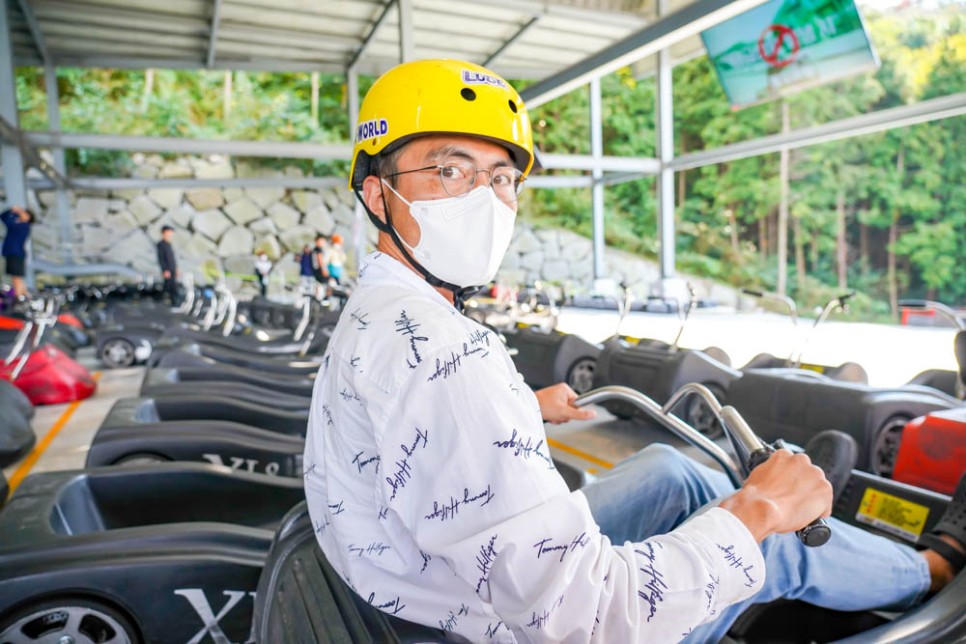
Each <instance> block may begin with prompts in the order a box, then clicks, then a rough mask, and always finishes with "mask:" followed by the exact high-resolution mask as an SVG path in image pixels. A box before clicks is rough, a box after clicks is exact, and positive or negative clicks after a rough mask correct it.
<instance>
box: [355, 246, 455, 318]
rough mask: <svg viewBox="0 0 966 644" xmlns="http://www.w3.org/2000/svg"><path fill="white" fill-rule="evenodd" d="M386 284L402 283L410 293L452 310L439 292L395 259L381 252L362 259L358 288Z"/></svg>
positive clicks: (450, 305)
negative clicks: (415, 293) (427, 298)
mask: <svg viewBox="0 0 966 644" xmlns="http://www.w3.org/2000/svg"><path fill="white" fill-rule="evenodd" d="M386 283H390V284H392V285H394V286H399V285H400V283H402V285H404V286H405V287H406V288H407V289H409V290H411V291H415V292H417V293H421V294H423V295H425V296H426V297H429V298H431V299H433V300H435V301H436V302H437V303H438V304H442V305H443V306H445V307H447V308H453V305H452V304H451V303H450V302H449V301H448V300H447V299H446V298H445V297H443V296H442V295H440V294H439V291H437V290H436V289H435V288H433V287H432V286H430V285H429V284H428V283H427V282H426V280H424V279H423V278H422V277H420V276H419V275H417V274H416V273H415V271H413V270H412V269H411V268H409V267H408V266H406V265H405V264H403V263H402V262H400V261H399V260H398V259H396V258H395V257H390V256H389V255H387V254H385V253H383V252H381V251H376V252H374V253H370V254H368V255H366V256H365V257H364V258H363V259H362V267H361V268H360V269H359V286H360V287H362V286H369V285H373V286H374V285H377V284H386Z"/></svg>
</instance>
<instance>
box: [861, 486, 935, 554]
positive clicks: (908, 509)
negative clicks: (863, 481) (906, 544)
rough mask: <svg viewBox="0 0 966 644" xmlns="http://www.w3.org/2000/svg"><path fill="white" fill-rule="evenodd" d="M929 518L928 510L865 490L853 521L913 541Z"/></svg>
mask: <svg viewBox="0 0 966 644" xmlns="http://www.w3.org/2000/svg"><path fill="white" fill-rule="evenodd" d="M928 516H929V508H927V507H926V506H924V505H919V504H918V503H913V502H912V501H907V500H906V499H902V498H900V497H898V496H892V495H891V494H886V493H885V492H883V491H881V490H876V489H875V488H871V487H870V488H866V490H865V494H863V495H862V503H860V504H859V511H858V512H857V513H856V515H855V520H856V521H858V522H859V523H864V524H866V525H870V526H873V527H876V528H878V529H879V530H882V531H883V532H888V533H889V534H894V535H896V536H897V537H902V538H903V539H908V540H910V541H915V540H917V539H918V538H919V535H921V534H922V529H923V528H924V527H925V525H926V518H927V517H928Z"/></svg>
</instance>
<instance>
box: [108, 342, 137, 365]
mask: <svg viewBox="0 0 966 644" xmlns="http://www.w3.org/2000/svg"><path fill="white" fill-rule="evenodd" d="M101 362H103V363H104V366H105V367H107V368H109V369H123V368H124V367H130V366H132V365H133V364H134V345H133V344H132V343H131V341H130V340H125V339H124V338H112V339H110V340H108V341H107V342H105V343H104V347H103V348H102V349H101Z"/></svg>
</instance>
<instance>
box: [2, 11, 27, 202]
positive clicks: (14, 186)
mask: <svg viewBox="0 0 966 644" xmlns="http://www.w3.org/2000/svg"><path fill="white" fill-rule="evenodd" d="M10 4H11V3H9V2H0V117H3V118H4V119H5V120H6V121H7V123H9V124H10V125H11V126H13V127H14V128H16V129H17V131H18V132H19V129H20V120H19V118H18V116H17V83H16V79H15V78H14V68H13V43H12V42H11V38H10V14H9V10H8V7H9V6H10ZM3 186H4V192H5V194H6V204H7V205H11V206H24V207H26V205H27V184H26V182H25V180H24V166H23V154H21V152H20V148H19V147H18V146H17V142H16V141H5V142H4V143H3Z"/></svg>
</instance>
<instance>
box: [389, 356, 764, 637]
mask: <svg viewBox="0 0 966 644" xmlns="http://www.w3.org/2000/svg"><path fill="white" fill-rule="evenodd" d="M494 341H495V340H494ZM410 366H411V367H412V369H411V372H410V376H411V377H410V378H408V380H407V381H406V382H405V383H403V384H402V385H401V387H400V390H399V391H398V392H397V393H398V395H397V396H395V397H394V400H395V401H396V403H395V404H394V405H392V406H391V407H389V408H387V409H386V410H385V411H384V412H383V413H382V416H381V417H377V418H374V419H373V420H374V421H375V422H374V425H375V427H376V428H377V436H376V439H377V444H378V446H379V451H380V458H381V462H382V464H383V469H382V472H381V475H382V476H384V481H383V483H382V486H381V488H382V489H381V493H382V495H383V499H382V501H383V503H384V504H385V505H386V506H387V507H389V508H390V510H391V511H392V512H394V513H396V514H397V515H398V517H399V518H400V520H401V521H402V522H403V523H404V525H405V526H406V527H407V528H408V529H409V530H410V532H411V533H412V535H413V536H414V539H415V540H416V542H417V544H418V546H419V548H420V549H421V550H422V551H424V552H425V553H427V554H429V555H430V556H432V557H434V558H435V557H439V558H441V559H442V560H444V561H445V562H446V563H447V564H448V565H449V566H450V567H451V569H452V570H453V572H454V574H455V575H456V576H457V577H458V578H459V580H460V581H461V582H462V583H465V584H468V585H469V586H470V587H471V588H472V589H473V590H474V591H475V592H476V593H477V594H478V595H479V596H480V598H481V599H482V600H483V601H484V602H487V603H488V604H489V605H490V606H491V607H492V608H493V610H494V611H495V613H496V614H497V615H498V616H499V618H500V619H501V620H503V623H504V625H505V626H506V627H507V628H509V629H510V630H511V631H513V632H514V634H515V635H516V636H517V639H519V640H521V641H538V642H539V641H545V642H566V641H588V640H594V641H601V642H644V641H647V642H664V641H677V640H679V639H681V638H682V637H684V636H685V635H687V634H688V633H689V632H690V629H691V628H693V627H695V626H697V625H699V624H701V623H703V622H705V621H708V620H710V619H712V618H713V617H715V616H716V615H717V613H718V612H719V611H720V610H721V609H723V608H724V607H725V606H728V605H730V604H732V603H734V602H736V601H739V600H741V599H744V598H746V597H749V596H750V595H752V594H754V593H755V592H757V591H758V590H759V589H760V588H761V585H762V582H763V578H764V574H765V565H764V561H763V559H762V555H761V550H760V548H759V547H758V544H757V543H756V542H755V540H754V538H753V537H752V536H751V534H750V533H749V532H748V530H747V529H746V528H745V526H744V525H743V524H742V523H741V522H740V521H738V519H737V518H735V517H734V516H733V515H732V514H730V513H729V512H727V511H726V510H723V509H720V508H714V509H711V510H709V511H708V512H706V513H704V514H702V515H701V516H698V517H696V518H694V519H692V520H691V521H689V522H688V523H686V524H685V525H684V526H682V527H680V528H678V529H677V530H675V531H673V532H671V533H669V534H666V535H661V536H657V537H653V538H651V539H647V540H646V541H643V542H641V543H625V544H621V545H615V544H611V543H610V541H609V540H608V539H607V538H606V537H605V536H603V535H601V533H600V529H599V528H598V526H597V525H596V523H595V522H594V519H593V516H592V515H591V512H590V508H589V506H588V504H587V500H586V498H585V497H584V495H583V494H581V493H580V492H575V493H570V492H569V491H568V490H567V488H566V486H565V484H564V483H563V480H562V479H561V477H560V476H559V475H558V474H557V472H556V470H555V469H554V467H553V463H552V460H551V458H550V451H549V449H548V446H547V444H546V436H545V434H544V431H543V425H542V422H541V420H540V411H539V407H538V404H537V401H536V397H535V396H534V395H533V392H532V391H530V390H529V389H527V388H526V385H525V384H524V383H523V382H522V380H521V379H520V378H519V377H518V374H516V372H515V370H514V369H512V364H511V363H510V361H509V358H508V357H506V354H505V351H503V350H502V349H501V348H498V347H490V346H484V345H483V343H480V345H479V346H477V345H476V344H475V343H474V342H472V341H470V342H466V343H462V345H461V346H460V345H459V343H457V344H456V345H454V346H449V347H447V348H445V349H443V350H440V351H436V352H434V353H433V354H431V355H426V356H420V359H419V361H418V362H415V363H414V364H411V365H410ZM374 411H375V410H371V413H372V412H374ZM376 413H377V414H378V413H379V412H376ZM481 637H482V634H481Z"/></svg>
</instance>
